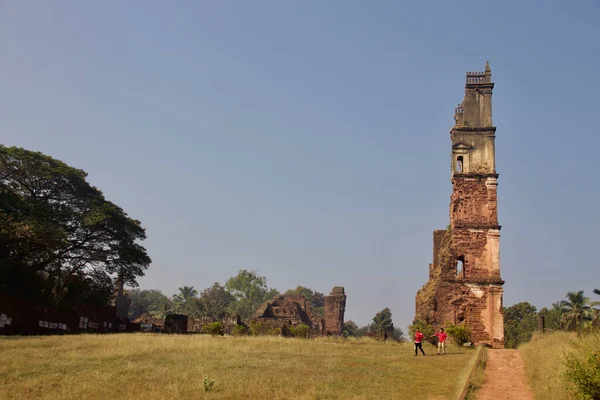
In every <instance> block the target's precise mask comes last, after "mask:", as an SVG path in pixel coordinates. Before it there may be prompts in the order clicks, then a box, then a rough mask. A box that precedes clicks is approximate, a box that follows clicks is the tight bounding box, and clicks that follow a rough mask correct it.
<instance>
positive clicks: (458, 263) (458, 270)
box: [456, 256, 465, 278]
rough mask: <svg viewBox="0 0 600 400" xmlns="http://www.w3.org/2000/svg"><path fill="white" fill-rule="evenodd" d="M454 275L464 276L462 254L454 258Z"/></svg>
mask: <svg viewBox="0 0 600 400" xmlns="http://www.w3.org/2000/svg"><path fill="white" fill-rule="evenodd" d="M456 276H459V277H462V278H464V277H465V258H464V257H463V256H460V257H458V258H457V259H456Z"/></svg>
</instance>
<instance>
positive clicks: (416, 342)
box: [415, 328, 425, 357]
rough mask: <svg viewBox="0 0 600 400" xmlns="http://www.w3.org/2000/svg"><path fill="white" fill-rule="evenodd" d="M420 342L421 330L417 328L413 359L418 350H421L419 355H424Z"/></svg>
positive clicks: (421, 338)
mask: <svg viewBox="0 0 600 400" xmlns="http://www.w3.org/2000/svg"><path fill="white" fill-rule="evenodd" d="M422 340H423V332H421V330H420V329H419V328H417V331H416V332H415V357H416V356H417V350H418V349H421V353H423V355H425V352H424V351H423V344H422V343H421V341H422Z"/></svg>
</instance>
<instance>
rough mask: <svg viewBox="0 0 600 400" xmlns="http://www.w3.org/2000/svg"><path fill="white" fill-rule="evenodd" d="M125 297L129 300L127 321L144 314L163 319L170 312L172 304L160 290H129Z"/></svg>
mask: <svg viewBox="0 0 600 400" xmlns="http://www.w3.org/2000/svg"><path fill="white" fill-rule="evenodd" d="M127 295H128V296H129V298H130V299H131V304H130V305H129V319H130V320H134V319H136V318H138V317H140V316H142V315H144V314H146V315H150V316H153V317H158V318H164V317H165V316H166V314H168V313H169V312H171V311H172V309H173V302H172V301H171V299H169V298H168V297H167V296H165V295H164V294H163V292H161V291H160V290H157V289H150V290H140V289H129V290H127Z"/></svg>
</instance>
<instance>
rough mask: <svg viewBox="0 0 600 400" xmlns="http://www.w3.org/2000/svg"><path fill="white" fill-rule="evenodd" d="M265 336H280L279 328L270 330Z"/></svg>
mask: <svg viewBox="0 0 600 400" xmlns="http://www.w3.org/2000/svg"><path fill="white" fill-rule="evenodd" d="M267 335H269V336H279V335H281V328H271V329H269V330H268V331H267Z"/></svg>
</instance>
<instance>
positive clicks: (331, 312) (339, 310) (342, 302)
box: [323, 286, 346, 335]
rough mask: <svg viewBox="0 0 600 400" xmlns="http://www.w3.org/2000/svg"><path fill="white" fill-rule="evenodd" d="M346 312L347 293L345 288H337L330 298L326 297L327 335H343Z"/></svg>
mask: <svg viewBox="0 0 600 400" xmlns="http://www.w3.org/2000/svg"><path fill="white" fill-rule="evenodd" d="M345 310H346V293H345V292H344V288H343V287H341V286H336V287H334V288H333V290H332V291H331V293H329V296H326V297H325V317H324V318H323V319H324V322H325V323H324V325H325V329H324V330H325V334H326V335H341V334H342V330H343V326H344V311H345Z"/></svg>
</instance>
